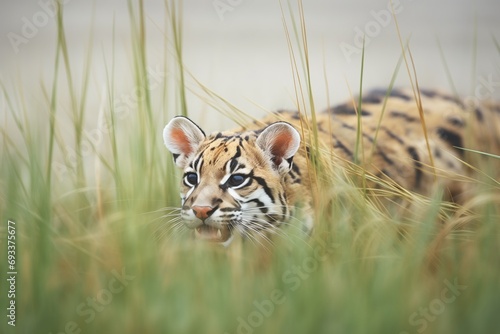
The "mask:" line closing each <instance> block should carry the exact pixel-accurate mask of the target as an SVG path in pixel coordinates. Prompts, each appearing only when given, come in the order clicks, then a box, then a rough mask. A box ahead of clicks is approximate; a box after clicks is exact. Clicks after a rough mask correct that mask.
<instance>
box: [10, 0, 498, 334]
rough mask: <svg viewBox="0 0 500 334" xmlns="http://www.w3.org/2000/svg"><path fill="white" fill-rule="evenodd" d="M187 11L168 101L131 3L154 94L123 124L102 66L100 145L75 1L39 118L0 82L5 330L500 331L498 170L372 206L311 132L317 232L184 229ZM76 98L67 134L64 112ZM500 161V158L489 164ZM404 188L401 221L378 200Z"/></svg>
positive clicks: (140, 64) (301, 81)
mask: <svg viewBox="0 0 500 334" xmlns="http://www.w3.org/2000/svg"><path fill="white" fill-rule="evenodd" d="M174 3H175V2H166V14H165V19H166V21H167V22H168V23H169V24H166V31H167V33H166V44H165V50H166V54H165V57H166V58H165V66H166V68H165V71H167V69H168V70H172V71H173V72H175V73H179V81H174V82H169V81H165V82H163V83H162V84H161V89H160V91H162V96H161V98H160V99H156V100H155V99H154V98H153V96H152V94H151V93H150V90H148V89H147V85H148V82H147V80H146V76H147V68H148V61H147V59H148V57H147V48H146V40H147V31H146V30H145V24H144V20H145V14H144V11H143V2H142V1H138V2H134V1H129V2H128V4H129V13H130V22H131V36H130V39H131V46H132V47H131V51H130V52H131V55H132V59H133V62H132V66H131V70H132V71H133V73H134V75H133V78H134V79H133V80H134V81H133V82H132V85H133V86H135V87H146V89H144V91H145V92H146V95H145V96H144V98H142V99H140V101H139V102H138V103H137V105H136V106H134V108H132V110H130V112H129V113H128V114H127V117H126V118H123V119H120V118H119V117H118V116H119V113H118V110H116V106H115V104H114V101H115V93H116V92H115V72H116V71H117V69H116V68H115V66H114V57H115V56H114V55H112V56H111V60H110V61H109V60H108V62H107V63H106V68H107V75H108V80H107V91H108V93H107V96H105V97H104V98H105V103H103V106H104V107H103V115H104V117H103V119H104V120H105V124H106V131H103V133H102V141H101V142H100V143H99V144H98V145H91V153H88V152H87V150H88V148H87V146H86V145H87V144H88V143H89V142H90V141H89V138H87V132H86V129H85V125H84V124H85V119H86V118H87V117H92V116H93V114H91V111H90V110H89V108H88V101H87V99H88V97H87V96H88V95H87V91H88V89H89V88H90V80H88V76H87V73H89V72H90V70H91V67H92V62H91V61H90V60H91V57H90V52H89V54H88V55H87V59H88V60H87V62H86V63H85V64H86V65H85V67H84V68H83V69H79V70H81V71H82V73H83V76H82V77H83V78H84V79H83V82H81V83H78V84H77V83H76V82H75V81H74V80H75V79H74V78H75V75H74V71H75V68H74V67H72V65H71V59H70V58H69V54H70V52H69V51H70V50H68V44H67V43H66V37H65V34H64V20H63V12H62V10H61V11H59V13H58V21H57V22H58V31H59V33H58V36H57V41H58V43H57V50H56V53H55V54H56V55H55V70H54V73H53V79H52V82H48V83H47V82H43V83H41V87H43V88H42V96H45V104H44V105H43V106H41V107H39V108H40V109H43V111H44V115H45V116H44V117H42V120H41V121H39V122H37V121H34V120H33V118H32V117H31V115H30V110H31V109H30V102H29V98H28V97H27V96H29V95H27V94H23V92H21V91H19V90H17V89H16V88H12V87H11V85H10V84H9V83H7V82H2V83H1V88H2V94H3V96H4V98H5V101H6V105H7V112H8V113H9V123H7V124H2V128H1V136H2V146H1V161H2V163H1V164H0V185H1V193H0V219H1V228H0V231H1V233H0V240H1V241H0V245H1V246H0V247H1V249H2V251H1V252H0V254H1V257H0V263H1V264H0V268H1V273H0V277H1V281H0V282H1V283H0V291H1V293H0V305H1V309H2V312H0V313H1V314H2V317H1V318H0V319H1V322H0V332H1V333H61V332H63V333H64V332H65V333H220V334H223V333H396V334H399V333H494V332H495V331H498V320H497V313H498V310H499V309H500V280H499V274H500V269H499V265H500V249H499V246H500V234H499V232H500V231H499V217H500V212H499V211H500V206H499V203H500V192H499V189H498V185H497V184H495V182H494V180H493V181H492V180H490V179H488V178H487V177H485V178H484V179H481V180H478V182H477V183H478V184H479V186H478V187H477V190H475V191H476V192H477V196H475V197H474V200H473V201H472V202H470V203H468V205H467V206H465V207H463V208H458V209H456V210H452V209H450V207H449V205H448V204H447V203H442V202H441V200H440V199H439V196H438V194H437V195H436V197H435V198H430V199H426V198H420V197H417V196H414V195H411V194H408V193H405V192H404V191H402V190H399V189H397V188H396V187H395V186H394V185H391V184H388V183H387V184H383V183H381V182H379V181H377V182H379V185H380V187H379V189H378V191H377V192H375V193H374V196H375V197H374V200H367V199H366V197H365V191H366V189H363V188H362V187H360V186H359V184H358V183H356V182H355V181H353V180H355V179H356V177H353V175H354V176H356V175H362V176H363V177H365V178H371V176H370V175H367V174H365V173H364V172H363V171H362V170H361V169H360V168H359V167H358V166H356V165H352V166H350V167H348V168H346V169H338V168H334V167H332V166H331V164H329V163H328V161H327V160H328V159H330V157H331V155H330V153H331V152H330V151H329V150H328V149H325V148H323V147H322V146H321V143H319V141H318V139H317V134H316V135H313V136H312V137H310V138H306V140H308V141H309V142H310V143H312V144H313V145H314V148H315V150H316V151H317V155H318V159H320V160H321V159H323V161H322V162H321V163H318V164H317V165H315V166H311V168H316V173H315V177H316V178H317V180H318V181H319V182H316V184H317V187H318V188H317V193H316V194H317V196H316V197H317V205H316V229H315V231H314V233H313V235H312V236H311V237H310V238H307V239H306V238H304V237H303V236H301V235H300V233H298V232H297V231H296V229H295V228H294V225H293V224H291V226H289V227H287V228H285V229H284V231H283V232H284V233H283V235H280V236H279V237H277V238H276V240H275V241H274V244H273V245H272V246H271V245H265V247H260V246H259V245H258V244H257V245H255V244H252V243H251V242H246V243H243V242H236V243H235V244H234V245H233V246H232V247H230V248H228V249H223V248H221V247H217V246H214V245H207V244H204V243H196V242H194V241H193V240H192V239H191V238H190V236H189V233H186V231H184V230H182V228H180V227H178V226H176V225H174V224H172V222H171V219H172V217H173V216H172V214H173V213H175V212H174V211H173V209H172V208H175V207H176V206H178V205H179V200H178V190H177V189H178V188H177V187H178V178H177V177H176V170H175V168H174V166H173V164H172V159H171V157H170V155H169V154H168V153H167V152H166V150H165V149H164V148H163V145H162V142H161V137H160V136H161V130H162V127H163V125H164V124H165V123H166V122H167V120H168V119H169V118H170V117H172V116H173V115H174V114H176V113H177V112H176V111H178V110H182V112H183V113H187V110H188V109H187V107H188V106H187V101H186V99H185V93H184V92H185V90H186V89H187V88H188V87H186V84H185V82H184V69H183V68H182V43H181V39H180V37H181V23H182V22H181V19H180V17H179V13H180V12H181V11H180V8H178V7H175V6H173V4H174ZM290 15H291V18H292V19H293V18H294V16H293V15H294V14H293V11H291V14H290ZM292 21H293V22H294V23H292V24H293V28H294V31H295V35H292V34H291V33H288V32H287V38H288V40H289V43H290V44H289V45H290V46H291V45H292V42H291V41H292V40H293V37H294V36H295V37H296V40H297V41H298V42H299V44H298V45H299V49H300V52H301V54H300V56H299V57H301V59H302V61H303V63H302V65H298V64H297V61H296V60H295V59H294V57H293V56H292V57H291V58H292V70H293V71H294V72H295V73H296V75H297V76H296V80H297V82H296V85H297V95H298V106H299V108H300V109H301V111H303V112H304V114H305V115H309V116H307V117H305V118H306V119H307V118H309V117H311V118H314V112H315V110H314V103H313V100H312V93H313V87H312V83H311V80H310V76H309V75H308V72H309V70H308V65H307V64H308V61H309V60H308V58H307V41H306V31H305V22H304V21H303V16H300V22H301V23H300V24H301V25H300V27H299V26H297V24H296V22H297V20H292ZM284 23H285V26H286V24H287V23H286V17H285V15H284ZM287 31H288V30H287ZM90 38H91V37H90ZM107 56H109V55H107ZM171 56H173V57H174V58H173V59H172V58H170V57H171ZM167 67H168V68H167ZM300 69H302V70H303V71H304V76H301V75H299V70H300ZM77 70H78V69H77ZM392 84H393V81H391V84H390V85H391V86H392ZM169 85H172V86H175V87H180V89H172V87H169ZM177 85H180V86H177ZM76 87H80V91H77V89H76ZM200 88H201V90H202V92H204V93H203V94H205V95H204V96H205V99H206V100H207V103H210V104H213V105H215V106H217V104H219V105H220V106H221V108H225V110H226V112H227V114H228V115H233V116H234V118H235V119H243V116H241V114H239V113H237V110H235V108H234V106H232V105H230V103H229V102H227V101H226V100H224V99H223V98H221V97H219V96H217V95H216V94H215V93H213V92H211V91H209V89H208V88H207V87H203V86H201V85H200ZM35 93H36V92H33V94H35ZM30 94H31V93H30ZM302 94H304V95H302ZM68 97H69V99H68ZM66 100H69V109H67V110H69V116H71V118H72V127H71V128H70V129H68V128H67V127H66V126H65V124H63V123H62V122H61V121H60V117H61V115H62V113H63V112H64V111H63V110H64V108H62V107H61V104H63V103H64V102H63V101H66ZM172 100H175V101H178V103H177V106H176V108H172V103H170V101H172ZM302 107H303V109H302ZM174 110H175V111H174ZM67 116H68V115H67ZM247 118H249V117H247ZM47 128H48V129H49V131H46V129H47ZM312 130H313V132H311V133H313V134H314V133H316V132H314V129H312ZM68 132H69V133H70V134H71V135H70V138H68V137H67V134H68ZM68 143H71V144H68ZM68 145H70V146H68ZM69 148H71V151H73V152H76V153H75V159H74V161H73V160H72V159H70V153H71V152H70V150H69ZM61 161H64V164H63V165H64V166H66V168H67V169H66V170H65V172H64V173H62V174H61V173H60V172H56V171H55V168H56V167H57V166H59V167H61V166H60V165H58V164H56V163H60V162H61ZM491 161H493V164H495V163H498V162H497V160H495V159H494V158H492V159H491V160H490V161H489V162H486V163H488V164H490V163H491ZM492 166H494V165H492ZM483 170H487V169H486V166H484V169H483ZM479 181H480V182H479ZM404 196H406V197H409V198H411V199H412V200H413V202H414V203H413V208H415V210H414V211H413V212H410V213H406V215H405V216H404V217H403V215H401V213H400V212H401V210H398V209H397V206H394V209H391V208H387V209H386V210H381V208H380V207H377V206H376V205H375V204H373V203H374V202H376V199H377V198H379V197H384V198H391V199H395V201H397V200H398V199H400V198H402V197H404ZM8 219H11V220H13V221H15V222H16V226H17V235H16V237H17V239H16V241H17V249H16V250H17V253H16V256H17V271H18V275H17V282H16V292H17V294H16V306H17V318H16V326H15V327H11V326H9V325H8V324H7V319H6V316H5V315H6V307H7V305H8V304H7V303H8V298H7V296H6V289H5V287H6V284H5V282H6V279H7V269H5V268H7V256H6V255H5V250H6V241H7V233H6V232H7V221H8ZM437 222H440V223H437ZM117 277H120V279H117Z"/></svg>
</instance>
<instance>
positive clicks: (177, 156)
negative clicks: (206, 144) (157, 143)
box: [163, 116, 205, 168]
mask: <svg viewBox="0 0 500 334" xmlns="http://www.w3.org/2000/svg"><path fill="white" fill-rule="evenodd" d="M204 140H205V133H204V132H203V131H202V130H201V129H200V127H199V126H198V125H196V124H195V123H194V122H193V121H191V120H190V119H189V118H187V117H183V116H177V117H174V118H173V119H172V120H171V121H170V122H169V123H168V124H167V125H166V126H165V128H164V129H163V141H164V143H165V146H166V147H167V148H168V150H169V151H170V152H172V155H173V156H174V162H175V164H176V165H177V166H178V167H180V168H184V167H186V165H187V164H188V162H189V160H190V159H189V158H190V157H191V155H192V154H195V153H196V151H197V150H198V147H199V146H200V144H201V143H202V142H203V141H204Z"/></svg>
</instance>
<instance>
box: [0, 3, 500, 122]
mask: <svg viewBox="0 0 500 334" xmlns="http://www.w3.org/2000/svg"><path fill="white" fill-rule="evenodd" d="M145 2H146V5H145V12H146V15H147V18H148V22H147V31H148V40H147V41H148V44H147V46H148V55H149V64H150V67H151V71H152V73H153V75H155V74H154V73H156V78H157V80H158V81H160V82H161V81H162V80H166V79H165V78H167V77H169V76H172V75H174V74H173V73H171V72H170V71H169V70H168V69H167V70H166V69H165V68H164V67H163V64H164V63H163V60H164V40H165V33H164V31H165V25H166V22H165V9H164V1H159V0H154V1H153V0H148V1H145ZM290 2H291V3H293V6H296V3H295V1H290ZM303 2H304V10H305V19H306V25H307V35H308V47H309V56H310V64H311V73H312V83H313V88H314V91H315V96H314V97H315V101H316V106H317V107H318V108H319V109H322V108H324V107H326V106H327V105H328V104H329V103H330V104H332V103H335V102H338V101H341V100H344V99H346V98H348V96H349V87H350V88H351V90H352V91H353V93H354V94H355V93H357V92H358V89H359V79H360V65H361V56H360V45H361V44H360V43H361V32H365V33H366V41H365V42H366V55H365V69H364V87H365V89H369V88H370V87H377V86H387V85H388V83H389V81H390V78H391V76H392V73H393V70H394V68H395V66H396V63H397V60H398V58H399V56H400V54H401V47H400V44H399V40H398V37H397V32H396V28H395V24H394V19H393V18H392V17H391V16H390V15H389V10H388V8H390V2H389V1H388V0H358V1H349V2H348V1H340V0H304V1H303ZM65 3H66V4H65V17H64V18H65V23H66V26H67V38H68V41H69V48H70V57H71V60H72V67H73V75H74V77H75V78H76V79H77V80H79V79H78V78H81V76H82V69H83V68H84V67H83V62H84V56H85V53H86V52H87V50H88V39H89V34H90V31H91V27H92V26H93V27H94V32H95V34H94V43H93V49H92V50H93V51H92V54H93V62H92V66H91V90H90V94H91V95H90V96H91V98H90V101H89V107H90V108H91V109H95V110H98V109H99V105H100V104H101V102H102V96H103V95H104V93H103V91H104V89H105V84H104V82H105V79H106V76H105V73H106V72H105V68H106V67H105V64H110V63H111V62H114V64H115V69H116V72H117V75H116V77H117V80H116V83H117V87H116V89H117V93H118V94H121V93H125V94H126V93H127V92H130V90H131V89H133V82H132V80H131V72H132V65H131V52H130V45H129V41H130V37H129V36H130V29H129V15H128V11H127V1H125V0H111V1H86V0H65ZM285 8H286V5H285ZM394 10H395V11H396V12H397V15H396V16H397V20H398V22H399V26H400V29H401V34H402V37H403V39H405V40H406V39H408V38H410V37H411V42H410V45H411V50H412V52H413V56H414V60H415V65H416V69H417V71H418V79H419V82H420V84H421V85H422V86H426V87H441V88H444V89H449V87H450V84H449V81H448V79H447V76H446V71H445V65H444V63H443V61H442V58H441V56H440V51H439V47H438V41H439V42H440V43H441V46H442V50H443V54H444V56H445V58H446V64H447V66H448V67H449V70H450V72H451V74H452V78H453V82H454V84H455V86H456V88H457V89H458V91H459V92H460V93H461V94H464V95H469V94H475V93H474V92H475V91H476V92H477V91H480V92H481V94H483V95H485V96H486V95H488V94H490V95H495V94H496V96H500V94H499V93H498V91H497V90H499V89H500V66H499V64H500V62H499V60H500V51H499V50H498V49H497V48H496V46H495V43H494V40H493V38H492V36H495V37H496V39H497V40H499V41H500V19H499V18H498V15H499V13H500V2H499V1H498V0H477V1H465V0H442V1H430V0H399V1H396V0H394ZM183 11H184V15H183V24H184V60H185V65H186V67H187V69H188V70H189V71H190V72H191V73H192V74H193V75H194V77H196V78H197V79H198V80H199V81H200V82H202V83H203V84H204V85H206V86H207V87H209V88H210V89H212V90H213V91H215V92H217V93H218V94H220V95H221V96H222V97H224V98H225V99H227V100H229V101H230V102H232V103H234V104H235V105H236V106H238V107H240V108H242V109H243V110H245V111H247V112H250V113H254V114H258V113H263V110H262V109H261V108H263V109H266V110H274V109H277V108H295V101H296V99H295V90H294V82H293V76H292V71H291V66H290V57H289V49H288V46H287V42H286V38H285V33H284V29H283V22H282V14H281V9H280V4H279V2H278V1H274V0H206V1H198V0H186V1H184V3H183ZM285 11H287V9H285ZM286 16H287V17H288V14H286ZM289 22H290V21H289ZM113 25H114V27H115V31H116V46H115V51H116V53H115V59H114V60H112V58H111V57H112V52H111V50H112V36H113ZM289 28H291V26H289ZM0 32H1V34H0V59H1V62H0V78H1V80H2V82H3V83H4V84H5V85H6V86H7V87H8V88H9V89H14V90H17V91H19V90H20V89H22V90H23V91H24V94H26V97H27V98H28V99H29V100H30V101H35V102H36V100H37V99H40V100H43V97H42V94H41V89H40V87H41V82H45V84H46V85H47V86H48V87H50V82H51V80H52V76H53V65H54V59H55V33H56V26H55V19H54V15H53V6H52V5H51V2H50V1H49V0H40V1H31V0H18V1H8V2H7V1H5V0H2V2H1V4H0ZM474 50H476V55H475V56H474V53H475V52H474ZM169 57H172V55H169ZM474 59H476V61H475V62H474ZM325 78H326V80H327V82H328V87H329V89H328V90H327V89H326V87H325ZM397 84H398V85H400V86H408V85H409V79H408V75H407V73H406V71H405V70H403V71H401V73H400V75H399V78H398V81H397ZM188 87H190V88H196V84H195V83H194V82H193V81H192V80H189V81H188ZM2 98H4V97H3V96H2ZM188 106H189V109H190V112H191V113H193V114H196V116H195V118H198V119H199V120H201V121H204V123H205V126H206V127H207V128H208V129H209V130H214V129H216V128H219V127H221V126H227V125H228V124H229V122H228V121H226V120H223V119H221V118H220V117H218V114H217V113H216V112H215V111H214V110H212V109H211V108H209V107H208V106H207V105H206V103H205V102H204V101H203V100H201V99H200V98H198V97H197V96H196V95H193V94H189V96H188ZM0 107H1V108H2V109H1V110H0V113H1V114H4V113H5V112H6V110H5V102H3V103H0ZM31 110H33V111H31ZM29 112H33V113H36V112H38V111H37V110H36V108H34V109H30V111H29ZM0 119H1V122H4V120H5V119H6V117H3V116H2V117H1V118H0ZM211 120H216V122H213V121H211ZM90 126H91V125H90ZM159 126H160V124H159Z"/></svg>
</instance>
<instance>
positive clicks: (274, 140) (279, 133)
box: [256, 122, 300, 171]
mask: <svg viewBox="0 0 500 334" xmlns="http://www.w3.org/2000/svg"><path fill="white" fill-rule="evenodd" d="M256 144H257V146H259V147H260V148H261V149H262V150H263V151H264V153H265V154H266V155H267V156H268V157H269V158H270V159H271V161H272V162H273V163H274V165H275V166H276V167H277V168H278V170H282V168H286V170H287V171H288V170H289V169H290V168H291V162H292V158H293V156H294V155H295V153H297V151H298V149H299V147H300V134H299V132H298V131H297V130H295V128H294V127H293V126H291V125H290V124H288V123H286V122H276V123H273V124H271V125H269V126H267V127H266V128H264V130H263V131H262V132H261V133H260V134H259V136H258V137H257V140H256Z"/></svg>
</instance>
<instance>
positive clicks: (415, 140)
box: [163, 89, 500, 245]
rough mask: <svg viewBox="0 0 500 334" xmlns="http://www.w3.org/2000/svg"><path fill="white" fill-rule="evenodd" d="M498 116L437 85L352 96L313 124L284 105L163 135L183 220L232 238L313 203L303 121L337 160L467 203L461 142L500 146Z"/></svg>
mask: <svg viewBox="0 0 500 334" xmlns="http://www.w3.org/2000/svg"><path fill="white" fill-rule="evenodd" d="M419 106H422V107H421V108H420V107H419ZM420 110H421V111H422V114H423V115H421V114H420ZM422 116H423V117H422ZM499 118H500V107H499V106H498V105H495V104H487V103H485V104H484V105H482V106H476V107H474V108H470V107H468V106H466V105H465V104H464V103H463V102H462V101H461V100H460V99H458V98H455V97H453V96H450V95H447V94H442V93H440V92H438V91H432V90H422V91H420V92H419V94H417V95H414V94H413V93H412V92H411V91H407V90H401V89H399V90H393V91H390V92H387V91H385V90H374V91H372V92H370V93H368V94H366V95H365V96H363V98H362V104H361V108H359V107H354V106H353V103H351V102H347V103H344V104H341V105H338V106H336V107H332V108H329V109H327V110H325V111H324V112H321V113H318V114H316V123H315V124H311V123H307V119H306V118H305V117H303V115H302V114H301V113H299V112H297V111H279V112H276V113H274V114H272V115H269V116H268V117H266V118H264V119H262V120H260V121H256V122H253V123H251V124H249V125H248V126H245V127H242V128H239V129H236V130H234V131H227V132H216V133H213V134H211V135H208V136H207V135H206V134H205V132H204V131H203V130H202V129H201V128H200V127H199V126H198V125H196V124H195V123H194V122H193V121H191V120H190V119H188V118H186V117H175V118H173V119H172V120H171V121H170V122H169V123H168V124H167V125H166V126H165V128H164V131H163V139H164V143H165V145H166V147H167V148H168V149H169V150H170V152H171V153H172V154H173V158H174V160H175V163H176V165H177V166H178V167H179V168H181V169H182V170H183V177H182V183H181V202H182V205H181V210H180V215H181V218H182V220H183V222H184V224H185V225H186V226H187V227H188V228H190V229H193V230H194V231H195V233H196V235H197V236H198V237H201V238H203V239H207V240H212V241H217V242H221V243H223V244H225V245H227V244H229V243H230V242H231V240H232V238H233V236H234V235H235V234H236V233H239V234H241V235H243V236H245V235H248V234H249V233H257V234H259V233H265V231H272V230H275V229H276V228H279V226H280V225H282V224H284V223H286V222H288V221H289V220H290V218H291V217H293V215H294V211H295V208H296V207H297V206H298V205H300V206H301V207H305V208H306V211H307V210H308V209H307V208H310V207H311V201H312V196H311V181H310V180H311V178H310V165H311V164H310V161H308V160H309V159H310V158H311V157H310V155H309V150H310V144H309V143H308V142H305V141H301V133H302V132H303V129H304V127H307V128H310V127H311V126H314V127H315V128H316V131H317V135H318V139H319V141H320V142H321V145H323V146H324V147H328V148H330V149H331V150H332V151H333V153H334V159H333V160H334V161H332V163H333V164H338V165H342V164H345V163H346V162H356V163H358V164H359V163H360V162H361V164H362V167H363V168H364V169H365V170H366V171H367V172H369V173H371V174H372V175H375V176H376V177H378V178H380V179H389V180H392V181H394V182H396V183H397V184H398V185H399V186H401V187H403V188H404V189H406V190H409V191H412V192H417V193H420V194H423V195H430V194H431V193H432V192H433V191H434V190H435V187H436V185H437V184H438V185H439V186H440V187H442V189H444V194H445V197H446V199H448V200H455V201H461V200H463V199H464V198H465V196H466V184H465V183H464V182H461V181H459V180H458V179H457V178H456V177H455V176H457V175H468V174H469V173H470V169H469V168H468V167H467V164H465V163H464V162H463V159H465V158H466V154H465V151H464V148H474V149H479V150H485V151H487V152H499V151H500V149H499V148H500V139H499V138H500V136H498V133H500V121H499ZM360 125H361V128H360V129H358V126H360ZM299 130H301V131H300V132H299ZM471 134H472V135H471ZM356 147H357V148H356ZM367 157H368V159H367ZM312 214H313V213H312V212H309V215H308V216H312ZM311 222H312V219H310V220H309V223H307V224H306V225H307V228H308V229H310V228H312V226H311Z"/></svg>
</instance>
